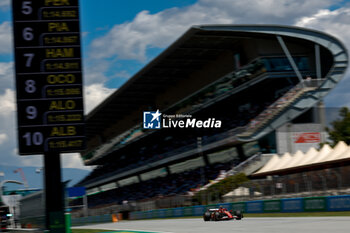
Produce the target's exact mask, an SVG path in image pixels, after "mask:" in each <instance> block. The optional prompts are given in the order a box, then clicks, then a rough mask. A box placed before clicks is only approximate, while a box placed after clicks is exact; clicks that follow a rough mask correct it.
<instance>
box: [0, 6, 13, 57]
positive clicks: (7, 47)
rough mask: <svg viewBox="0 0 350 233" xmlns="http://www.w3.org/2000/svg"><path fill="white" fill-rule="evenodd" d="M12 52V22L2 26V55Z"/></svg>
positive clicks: (0, 46) (0, 27)
mask: <svg viewBox="0 0 350 233" xmlns="http://www.w3.org/2000/svg"><path fill="white" fill-rule="evenodd" d="M0 7H1V5H0ZM11 52H12V27H11V24H10V22H7V21H6V22H3V23H2V24H0V54H1V53H2V54H10V53H11Z"/></svg>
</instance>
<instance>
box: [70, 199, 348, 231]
mask: <svg viewBox="0 0 350 233" xmlns="http://www.w3.org/2000/svg"><path fill="white" fill-rule="evenodd" d="M219 206H222V207H224V208H227V209H230V210H231V209H233V210H241V211H243V212H244V213H279V212H283V213H293V212H311V211H350V195H343V196H329V197H306V198H302V197H301V198H285V199H275V200H260V201H246V202H233V203H219V204H214V205H197V206H188V207H178V208H170V209H158V210H149V211H135V212H131V213H130V219H132V220H135V219H152V218H172V217H184V216H202V215H203V213H204V212H205V210H206V209H209V208H219ZM97 222H112V216H111V215H102V216H89V217H86V218H72V224H73V225H84V224H88V223H97Z"/></svg>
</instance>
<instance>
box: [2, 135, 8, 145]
mask: <svg viewBox="0 0 350 233" xmlns="http://www.w3.org/2000/svg"><path fill="white" fill-rule="evenodd" d="M7 139H8V137H7V135H6V134H4V133H0V145H1V144H3V143H4V142H5V141H6V140H7Z"/></svg>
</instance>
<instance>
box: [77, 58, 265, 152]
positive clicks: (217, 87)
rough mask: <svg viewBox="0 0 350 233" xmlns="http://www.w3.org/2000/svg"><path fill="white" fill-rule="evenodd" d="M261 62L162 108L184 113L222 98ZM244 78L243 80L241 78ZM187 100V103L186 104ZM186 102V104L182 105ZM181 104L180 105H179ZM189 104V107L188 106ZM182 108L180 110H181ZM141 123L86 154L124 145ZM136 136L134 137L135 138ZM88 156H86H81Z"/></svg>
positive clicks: (260, 69)
mask: <svg viewBox="0 0 350 233" xmlns="http://www.w3.org/2000/svg"><path fill="white" fill-rule="evenodd" d="M263 67H264V66H263V62H262V59H261V58H257V59H254V60H253V61H251V62H250V63H249V64H247V65H245V66H243V67H241V68H240V69H239V70H237V71H233V72H230V73H229V74H226V75H225V76H223V77H222V78H220V79H219V80H217V81H215V82H214V83H212V84H210V85H208V86H206V87H204V88H202V89H201V90H199V91H197V92H195V93H194V94H192V95H191V96H189V97H187V98H185V99H183V100H181V101H179V102H177V103H175V104H174V105H172V106H171V107H169V108H167V109H165V110H164V112H168V111H172V112H176V113H185V112H192V111H193V110H194V109H196V108H197V109H198V108H200V107H202V106H203V105H204V104H207V103H208V102H211V101H213V100H214V99H216V98H222V97H223V96H226V95H228V94H229V92H232V90H233V89H235V88H237V87H239V86H240V85H241V84H243V83H245V82H247V81H249V80H253V79H254V78H256V77H257V76H258V75H260V74H262V73H264V72H265V71H264V69H263ZM243 79H244V80H243ZM203 95H206V98H205V99H202V98H200V97H199V96H203ZM186 102H188V104H186ZM194 102H197V104H194ZM184 104H186V106H184ZM179 106H182V107H179ZM188 106H190V109H189V108H188ZM181 109H182V110H181ZM141 129H142V125H136V126H134V127H133V128H132V129H130V130H127V131H126V132H124V133H123V134H122V135H119V136H118V137H115V138H113V139H111V140H110V141H109V142H107V143H106V145H102V146H101V147H99V148H97V149H95V150H93V151H91V152H89V153H88V154H93V155H92V156H90V157H91V159H94V158H98V157H100V156H102V155H103V154H105V153H109V152H111V151H112V150H117V149H119V148H121V147H123V146H124V144H122V140H123V138H125V137H127V136H129V135H131V134H132V132H133V131H135V130H141ZM140 136H141V135H139V136H138V137H136V138H134V139H137V138H139V137H140ZM84 157H88V156H83V158H84Z"/></svg>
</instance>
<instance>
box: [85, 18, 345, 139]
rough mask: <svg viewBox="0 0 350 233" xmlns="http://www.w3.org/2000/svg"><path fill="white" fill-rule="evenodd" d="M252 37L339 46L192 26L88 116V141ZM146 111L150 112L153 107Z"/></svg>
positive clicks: (303, 34) (266, 31)
mask: <svg viewBox="0 0 350 233" xmlns="http://www.w3.org/2000/svg"><path fill="white" fill-rule="evenodd" d="M255 33H258V34H259V37H260V38H261V37H264V36H265V37H275V36H276V35H283V36H292V37H294V38H303V39H307V40H310V41H315V42H316V43H320V44H324V45H325V46H326V45H329V44H330V43H329V41H332V42H333V43H335V44H338V45H339V43H340V42H339V41H338V40H337V39H335V38H333V37H332V36H330V35H326V34H323V33H322V32H317V31H313V30H309V29H305V28H298V27H290V26H278V25H202V26H194V27H192V28H190V29H189V30H188V31H187V32H186V33H185V34H184V35H183V36H181V37H180V38H179V39H178V40H176V41H175V42H174V43H173V44H172V45H171V46H170V47H168V48H167V49H166V50H165V51H163V52H162V53H161V54H160V55H159V56H157V57H156V58H155V59H154V60H153V61H152V62H150V63H149V64H148V65H147V66H145V67H144V68H143V69H141V70H140V71H139V72H138V73H136V74H135V75H134V76H133V77H132V78H130V79H129V80H128V81H127V82H126V83H125V84H124V85H123V86H122V87H120V88H119V89H118V90H117V91H115V92H114V93H113V94H112V95H111V96H109V97H108V98H107V99H106V100H105V101H104V102H103V103H101V104H100V105H98V106H97V107H96V108H95V109H94V110H92V111H91V112H90V113H89V114H88V115H87V117H86V123H87V126H86V133H87V137H88V138H89V137H91V136H93V135H98V134H100V133H101V132H103V131H104V130H105V129H106V128H108V127H109V126H110V125H112V124H115V123H116V122H118V120H119V119H122V118H124V117H125V116H128V114H129V113H130V112H131V111H134V110H135V109H139V108H140V107H141V106H145V105H146V106H147V105H149V104H150V103H152V100H154V99H155V97H156V96H157V95H158V94H159V92H161V91H162V90H165V89H166V88H168V87H170V86H172V85H173V84H174V83H176V82H178V81H179V80H181V79H185V78H186V77H188V76H189V75H190V74H191V73H193V72H194V71H196V70H200V69H201V68H202V67H203V66H205V65H206V64H207V63H209V62H211V61H215V59H216V58H217V57H218V56H219V55H220V54H221V53H222V52H223V51H227V50H232V49H233V48H234V47H235V46H239V45H237V42H238V41H239V40H242V39H244V38H247V37H248V36H249V37H250V38H251V37H252V35H254V34H255ZM315 38H317V39H315ZM340 47H343V46H342V45H341V46H340ZM149 107H150V108H151V109H153V108H154V107H155V106H149Z"/></svg>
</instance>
